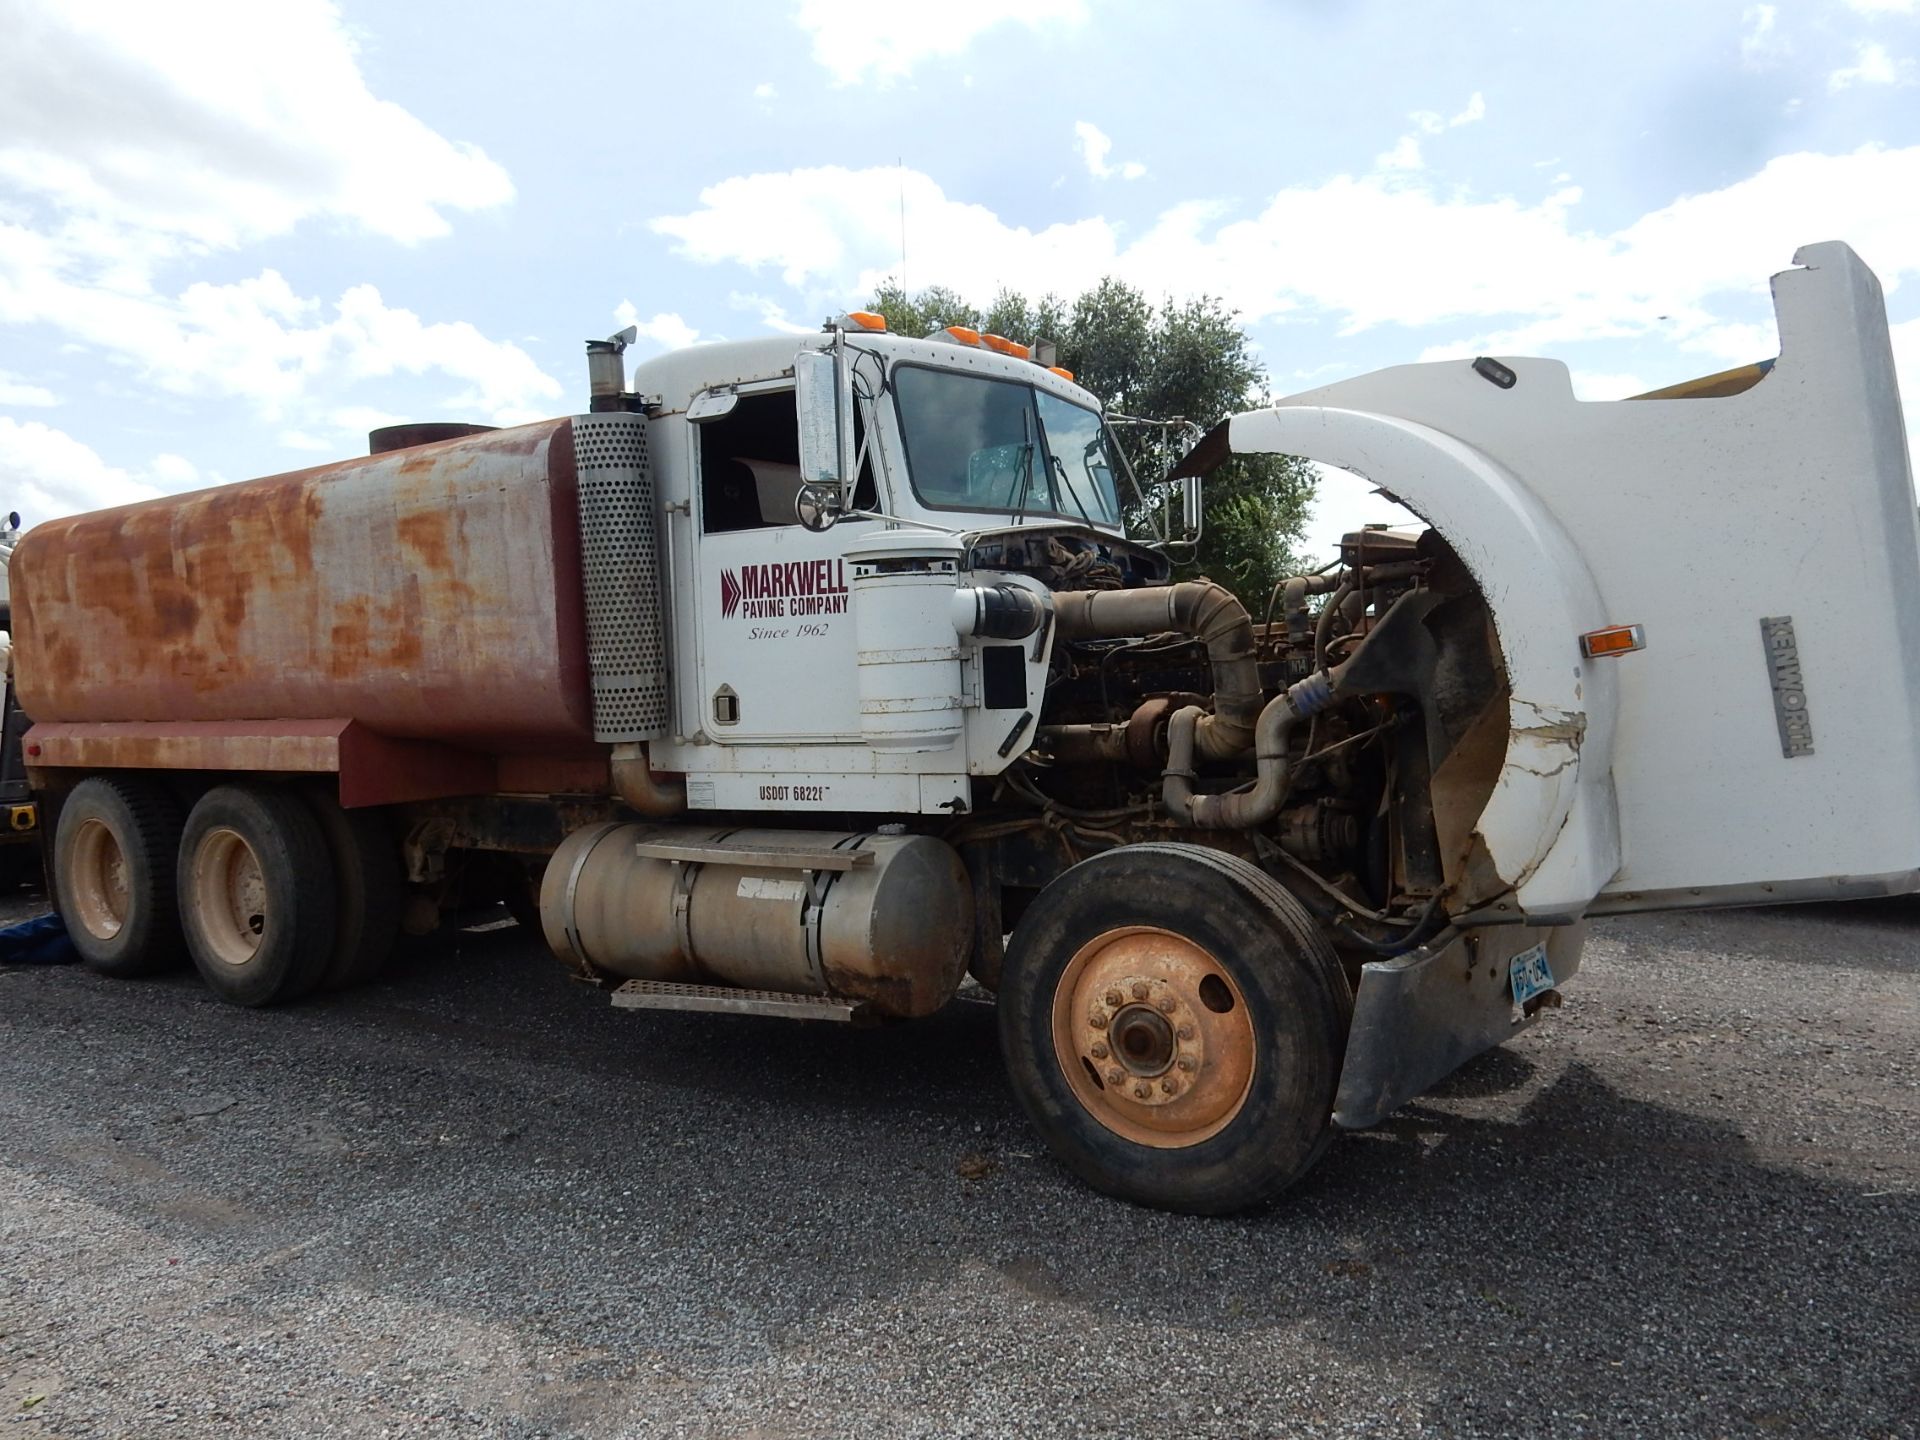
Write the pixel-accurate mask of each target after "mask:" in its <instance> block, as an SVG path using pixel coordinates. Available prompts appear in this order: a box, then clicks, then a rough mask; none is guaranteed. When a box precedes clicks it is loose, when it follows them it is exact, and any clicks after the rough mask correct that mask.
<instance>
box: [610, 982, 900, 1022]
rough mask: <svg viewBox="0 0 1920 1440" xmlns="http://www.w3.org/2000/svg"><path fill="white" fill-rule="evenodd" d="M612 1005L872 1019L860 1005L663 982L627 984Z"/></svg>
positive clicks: (819, 997)
mask: <svg viewBox="0 0 1920 1440" xmlns="http://www.w3.org/2000/svg"><path fill="white" fill-rule="evenodd" d="M613 1003H614V1005H615V1006H616V1007H618V1008H619V1009H622V1010H704V1011H708V1012H710V1013H716V1014H722V1015H772V1016H777V1017H778V1018H780V1019H783V1020H837V1021H839V1022H841V1023H842V1024H856V1025H857V1024H862V1023H865V1022H867V1021H869V1020H871V1019H872V1018H873V1017H872V1015H871V1013H870V1011H869V1010H868V1007H867V1005H866V1004H865V1003H864V1002H863V1001H857V1000H836V999H834V998H833V997H832V996H829V995H790V994H787V993H786V992H784V991H780V990H740V989H736V988H735V987H734V986H731V985H679V984H674V983H672V982H671V981H666V980H629V981H627V982H626V984H624V985H622V986H621V987H620V988H619V989H618V990H615V991H614V992H613Z"/></svg>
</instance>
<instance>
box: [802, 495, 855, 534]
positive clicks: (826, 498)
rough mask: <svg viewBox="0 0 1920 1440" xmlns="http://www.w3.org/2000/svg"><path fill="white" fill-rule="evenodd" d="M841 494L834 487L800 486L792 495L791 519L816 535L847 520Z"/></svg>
mask: <svg viewBox="0 0 1920 1440" xmlns="http://www.w3.org/2000/svg"><path fill="white" fill-rule="evenodd" d="M842 499H843V492H842V491H841V490H840V488H839V487H838V486H834V485H802V486H801V487H800V488H799V490H797V491H796V492H795V493H794V497H793V518H794V519H796V520H798V521H799V522H800V523H801V525H802V526H804V527H805V528H806V529H808V530H811V531H813V532H814V534H816V535H818V534H819V533H820V532H821V531H823V530H831V529H832V528H833V527H834V526H836V525H838V524H839V523H840V522H841V521H842V520H844V519H846V518H847V511H846V507H845V506H844V505H843V504H842V503H841V502H842Z"/></svg>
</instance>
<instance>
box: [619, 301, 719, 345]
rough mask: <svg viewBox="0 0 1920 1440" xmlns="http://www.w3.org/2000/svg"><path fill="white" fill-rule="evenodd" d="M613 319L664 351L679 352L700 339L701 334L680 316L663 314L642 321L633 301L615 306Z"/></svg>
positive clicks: (622, 302)
mask: <svg viewBox="0 0 1920 1440" xmlns="http://www.w3.org/2000/svg"><path fill="white" fill-rule="evenodd" d="M613 318H614V319H616V320H618V321H619V322H620V323H621V325H623V326H626V325H631V326H633V328H634V330H635V331H636V332H637V333H638V334H639V336H640V338H641V339H642V340H651V341H653V342H654V344H656V345H658V346H659V347H660V348H661V349H663V350H679V349H682V348H683V347H685V346H688V345H691V344H693V342H694V341H696V340H698V339H699V338H700V332H699V331H698V330H696V329H694V328H693V326H691V325H689V324H687V322H686V321H684V320H682V319H681V318H680V317H679V316H678V315H673V314H666V313H662V314H659V315H655V316H654V317H653V318H652V319H651V320H642V319H641V318H640V312H639V311H638V310H636V309H634V308H633V302H632V301H631V300H622V301H621V302H620V303H619V304H618V305H616V306H614V307H613Z"/></svg>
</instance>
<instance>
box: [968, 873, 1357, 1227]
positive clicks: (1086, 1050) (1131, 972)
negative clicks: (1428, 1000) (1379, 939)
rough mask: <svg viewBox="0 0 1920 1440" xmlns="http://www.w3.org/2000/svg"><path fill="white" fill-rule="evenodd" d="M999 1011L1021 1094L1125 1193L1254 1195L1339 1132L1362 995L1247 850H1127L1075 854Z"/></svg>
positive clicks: (1288, 1175)
mask: <svg viewBox="0 0 1920 1440" xmlns="http://www.w3.org/2000/svg"><path fill="white" fill-rule="evenodd" d="M999 1008H1000V1038H1001V1049H1002V1052H1003V1055H1004V1057H1005V1060H1006V1065H1007V1072H1008V1075H1009V1077H1010V1079H1011V1080H1012V1082H1013V1088H1014V1091H1015V1093H1016V1094H1017V1095H1018V1096H1019V1098H1020V1103H1021V1104H1022V1106H1023V1107H1025V1109H1026V1111H1027V1114H1028V1115H1029V1116H1030V1117H1031V1118H1032V1120H1033V1122H1034V1124H1035V1126H1036V1127H1038V1129H1039V1130H1040V1133H1041V1134H1042V1136H1044V1137H1045V1139H1046V1142H1047V1145H1048V1147H1049V1148H1050V1149H1051V1150H1052V1151H1053V1153H1054V1155H1055V1157H1056V1158H1058V1159H1059V1160H1060V1162H1061V1163H1062V1164H1064V1165H1065V1166H1066V1167H1067V1168H1068V1169H1070V1170H1071V1171H1073V1172H1074V1174H1076V1175H1078V1176H1079V1177H1080V1178H1081V1179H1083V1180H1085V1181H1086V1182H1087V1183H1088V1184H1090V1185H1092V1186H1094V1187H1095V1188H1096V1189H1099V1190H1103V1191H1105V1192H1106V1193H1107V1194H1109V1195H1116V1196H1119V1197H1120V1198H1122V1199H1125V1200H1131V1201H1134V1202H1136V1203H1138V1204H1142V1205H1151V1206H1155V1207H1158V1208H1160V1209H1166V1210H1179V1211H1185V1212H1189V1213H1193V1214H1205V1215H1212V1214H1223V1213H1226V1212H1229V1211H1234V1210H1242V1209H1246V1208H1248V1207H1249V1206H1253V1205H1257V1204H1260V1203H1262V1202H1264V1201H1267V1200H1270V1199H1272V1198H1273V1197H1274V1196H1276V1195H1278V1194H1279V1193H1280V1192H1281V1191H1282V1190H1285V1189H1286V1188H1287V1187H1288V1186H1289V1185H1292V1184H1293V1183H1294V1182H1295V1181H1297V1180H1298V1179H1300V1177H1301V1176H1303V1175H1305V1174H1306V1172H1307V1171H1308V1170H1310V1169H1311V1168H1312V1167H1313V1165H1314V1163H1315V1162H1316V1161H1317V1160H1318V1159H1319V1158H1320V1156H1321V1154H1322V1153H1323V1152H1324V1151H1325V1149H1326V1147H1327V1145H1328V1143H1329V1142H1330V1141H1331V1140H1332V1138H1333V1100H1334V1092H1335V1090H1336V1088H1337V1087H1338V1084H1339V1078H1340V1062H1341V1059H1342V1057H1343V1055H1344V1053H1345V1047H1346V1036H1347V1029H1348V1027H1349V1025H1350V1024H1351V1022H1352V1018H1353V993H1352V990H1351V988H1350V987H1349V985H1348V983H1347V979H1346V975H1345V973H1344V972H1343V971H1342V970H1341V968H1340V962H1339V959H1338V957H1337V956H1336V955H1335V954H1334V951H1333V948H1332V946H1331V945H1330V944H1328V942H1327V940H1326V938H1325V936H1324V935H1322V934H1321V932H1320V930H1319V929H1318V927H1317V926H1316V925H1315V923H1314V921H1313V919H1312V918H1311V916H1309V915H1308V913H1307V912H1306V910H1305V909H1304V908H1302V906H1301V905H1300V903H1299V902H1298V901H1297V900H1295V899H1294V898H1293V897H1292V896H1291V895H1289V894H1288V893H1287V892H1286V890H1284V889H1283V888H1282V887H1281V886H1280V885H1279V884H1278V883H1277V882H1276V881H1275V880H1274V879H1273V878H1272V877H1271V876H1269V875H1267V874H1266V873H1265V872H1263V871H1261V870H1259V869H1257V868H1256V867H1254V866H1253V865H1251V864H1249V863H1248V862H1247V861H1245V860H1241V859H1239V858H1238V857H1236V856H1233V855H1228V854H1224V853H1222V852H1220V851H1215V850H1209V849H1206V848H1204V847H1201V846H1196V845H1177V844H1156V845H1127V846H1123V847H1121V848H1119V849H1116V850H1109V851H1107V852H1105V853H1104V854H1101V855H1097V856H1095V857H1094V858H1093V859H1091V860H1088V861H1085V862H1084V863H1082V864H1079V865H1076V866H1074V867H1073V868H1072V869H1071V870H1068V871H1067V872H1066V873H1065V874H1064V875H1062V876H1060V877H1059V878H1058V879H1057V880H1055V881H1054V882H1053V884H1051V885H1049V886H1048V887H1047V888H1046V889H1045V890H1044V891H1042V892H1041V894H1040V896H1039V898H1038V899H1036V900H1035V901H1034V903H1033V905H1032V907H1031V908H1030V909H1029V910H1028V912H1027V914H1026V915H1025V916H1024V917H1023V918H1022V919H1021V922H1020V924H1019V926H1018V928H1017V929H1016V930H1015V931H1014V935H1013V943H1012V945H1011V946H1010V947H1009V948H1008V951H1007V960H1006V968H1005V972H1004V975H1003V977H1002V983H1001V989H1000V996H999Z"/></svg>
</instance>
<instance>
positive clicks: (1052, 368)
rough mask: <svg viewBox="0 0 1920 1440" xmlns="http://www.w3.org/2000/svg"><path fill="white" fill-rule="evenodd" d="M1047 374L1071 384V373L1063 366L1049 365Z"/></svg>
mask: <svg viewBox="0 0 1920 1440" xmlns="http://www.w3.org/2000/svg"><path fill="white" fill-rule="evenodd" d="M1047 373H1048V374H1049V375H1058V376H1059V377H1060V378H1061V379H1062V380H1065V381H1066V382H1067V383H1068V384H1072V383H1073V371H1071V370H1069V369H1067V367H1066V366H1064V365H1049V366H1047Z"/></svg>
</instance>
